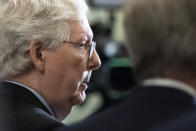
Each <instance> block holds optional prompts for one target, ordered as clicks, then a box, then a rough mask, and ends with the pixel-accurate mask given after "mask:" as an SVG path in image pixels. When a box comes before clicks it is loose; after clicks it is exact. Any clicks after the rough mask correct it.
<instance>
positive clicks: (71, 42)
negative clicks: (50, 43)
mask: <svg viewBox="0 0 196 131" xmlns="http://www.w3.org/2000/svg"><path fill="white" fill-rule="evenodd" d="M63 43H70V44H74V45H80V46H82V47H85V48H86V47H87V46H89V47H90V50H89V55H88V59H89V60H90V59H91V58H92V55H93V51H94V49H95V48H96V42H95V41H92V42H91V43H90V44H82V43H77V42H73V41H63Z"/></svg>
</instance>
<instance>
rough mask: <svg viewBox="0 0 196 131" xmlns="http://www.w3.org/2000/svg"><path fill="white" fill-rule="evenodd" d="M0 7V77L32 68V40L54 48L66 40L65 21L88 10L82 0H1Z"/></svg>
mask: <svg viewBox="0 0 196 131" xmlns="http://www.w3.org/2000/svg"><path fill="white" fill-rule="evenodd" d="M0 7H1V8H0V79H6V78H7V77H13V76H15V75H18V74H20V73H23V72H24V71H26V70H30V69H31V68H32V66H33V65H32V62H31V61H30V60H29V59H28V58H27V52H28V47H29V43H30V41H31V40H39V41H40V42H41V43H42V44H44V45H43V46H44V47H45V48H56V47H57V46H59V45H60V44H62V41H64V40H68V39H69V36H70V28H69V25H68V23H67V21H66V20H79V19H82V18H83V17H86V15H87V11H88V7H87V5H86V4H85V1H84V0H1V1H0Z"/></svg>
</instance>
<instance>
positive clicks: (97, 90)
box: [64, 0, 135, 125]
mask: <svg viewBox="0 0 196 131" xmlns="http://www.w3.org/2000/svg"><path fill="white" fill-rule="evenodd" d="M86 1H87V3H88V5H89V7H90V15H89V22H90V25H91V28H92V30H93V32H94V39H93V40H94V41H96V43H97V47H96V50H97V52H98V54H99V56H100V59H101V61H102V66H101V67H100V68H99V69H98V70H96V71H94V72H93V74H92V77H91V80H90V83H89V86H88V89H87V91H86V94H87V97H86V101H85V102H84V103H83V104H81V105H79V106H76V107H75V108H74V109H73V111H72V113H71V114H70V115H69V116H68V117H67V118H66V119H65V120H64V123H66V124H67V125H70V124H74V123H76V122H78V121H81V120H83V119H85V118H87V117H89V116H91V115H96V114H98V113H100V112H101V111H103V110H105V109H107V108H108V107H111V106H113V105H115V104H118V103H119V102H120V101H122V100H123V99H124V98H126V96H127V95H128V94H129V93H130V92H131V89H132V87H133V85H134V84H135V80H134V78H133V75H132V62H131V61H130V60H129V59H128V52H127V50H126V46H125V38H124V31H123V10H122V7H123V1H124V0H86Z"/></svg>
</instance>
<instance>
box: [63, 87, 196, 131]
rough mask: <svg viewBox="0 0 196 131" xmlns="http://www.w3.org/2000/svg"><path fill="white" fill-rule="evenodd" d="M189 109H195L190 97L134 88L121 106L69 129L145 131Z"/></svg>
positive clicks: (170, 91) (169, 90) (171, 91)
mask: <svg viewBox="0 0 196 131" xmlns="http://www.w3.org/2000/svg"><path fill="white" fill-rule="evenodd" d="M191 109H196V106H195V103H194V99H193V97H192V96H190V95H188V94H186V93H184V92H182V91H180V90H177V89H173V88H167V87H155V86H149V87H137V88H135V89H134V90H133V91H132V92H131V93H130V95H129V97H128V98H127V99H126V100H125V101H124V102H123V103H121V104H119V105H117V106H115V107H111V108H110V109H108V110H106V111H104V112H102V113H100V114H97V115H95V116H93V117H90V118H88V119H87V120H84V121H82V122H80V123H78V124H75V125H73V126H71V127H70V128H71V129H72V131H147V130H148V129H151V128H152V127H154V126H155V125H158V124H159V123H163V122H165V121H168V120H170V119H173V118H175V117H177V116H179V115H181V114H183V113H184V112H187V111H189V110H191ZM59 131H60V130H59ZM62 131H63V129H62Z"/></svg>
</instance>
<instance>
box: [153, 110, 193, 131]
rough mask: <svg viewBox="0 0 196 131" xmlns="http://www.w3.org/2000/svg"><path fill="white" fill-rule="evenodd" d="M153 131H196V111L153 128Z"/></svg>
mask: <svg viewBox="0 0 196 131" xmlns="http://www.w3.org/2000/svg"><path fill="white" fill-rule="evenodd" d="M152 131H196V110H194V111H190V112H188V113H185V114H183V115H182V116H180V117H178V118H176V119H174V120H171V121H168V122H167V123H164V124H161V125H159V126H157V127H155V128H153V129H152Z"/></svg>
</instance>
